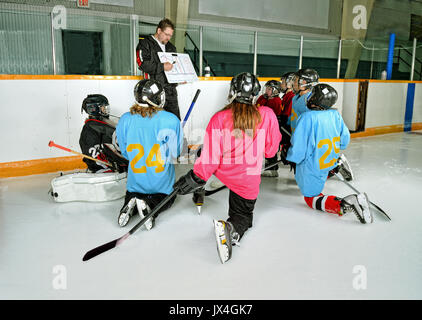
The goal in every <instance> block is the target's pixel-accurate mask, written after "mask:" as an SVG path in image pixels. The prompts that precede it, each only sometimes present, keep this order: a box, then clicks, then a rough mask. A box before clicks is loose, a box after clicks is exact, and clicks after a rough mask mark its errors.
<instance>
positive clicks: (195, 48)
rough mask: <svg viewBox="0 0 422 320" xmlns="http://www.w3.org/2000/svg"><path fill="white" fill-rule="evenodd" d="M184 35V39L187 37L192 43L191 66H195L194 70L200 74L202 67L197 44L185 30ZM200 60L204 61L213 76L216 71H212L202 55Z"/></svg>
mask: <svg viewBox="0 0 422 320" xmlns="http://www.w3.org/2000/svg"><path fill="white" fill-rule="evenodd" d="M185 37H186V39H189V41H190V42H191V43H192V45H193V61H192V62H193V66H194V68H195V70H196V71H197V72H198V73H199V74H200V75H202V68H201V63H200V60H201V59H200V56H201V52H200V49H199V48H198V46H197V45H196V43H195V41H193V39H192V37H191V36H190V35H189V33H188V32H187V31H186V32H185ZM185 52H187V50H186V48H185ZM202 60H203V61H204V62H205V64H206V65H207V66H208V67H210V72H211V75H213V76H215V75H216V73H215V72H214V70H213V68H212V67H211V66H210V64H209V63H208V60H207V59H206V58H205V57H204V56H203V55H202Z"/></svg>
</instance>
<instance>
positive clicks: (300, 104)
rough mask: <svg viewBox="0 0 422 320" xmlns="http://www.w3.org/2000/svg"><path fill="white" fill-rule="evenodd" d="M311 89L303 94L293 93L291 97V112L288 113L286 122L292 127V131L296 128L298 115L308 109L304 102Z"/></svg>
mask: <svg viewBox="0 0 422 320" xmlns="http://www.w3.org/2000/svg"><path fill="white" fill-rule="evenodd" d="M311 93H312V91H310V92H308V93H305V94H304V95H302V96H301V95H299V94H297V95H295V96H294V97H293V99H292V113H291V114H290V117H289V121H288V124H289V125H290V128H292V133H293V132H295V130H296V125H297V121H298V119H299V117H300V115H301V114H302V113H304V112H306V111H309V109H308V107H307V106H306V104H307V103H308V98H309V96H310V95H311Z"/></svg>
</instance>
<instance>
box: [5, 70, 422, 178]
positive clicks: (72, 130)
mask: <svg viewBox="0 0 422 320" xmlns="http://www.w3.org/2000/svg"><path fill="white" fill-rule="evenodd" d="M140 79H141V78H140V77H132V76H29V75H28V76H26V75H18V76H16V75H2V76H0V97H1V100H2V101H1V106H2V108H1V113H2V116H1V120H0V125H1V128H2V129H1V134H2V139H1V140H2V148H1V149H2V152H1V154H0V177H9V176H19V175H27V174H34V173H44V172H54V171H58V170H69V168H75V169H76V168H83V167H84V164H83V163H82V162H81V160H80V158H79V157H70V156H71V154H66V153H65V152H63V151H61V150H58V149H54V148H49V147H48V142H49V141H50V140H53V141H55V142H56V143H58V144H61V145H64V146H67V147H68V148H70V149H73V150H76V151H78V152H80V148H79V135H80V132H81V129H82V126H83V124H84V120H85V118H86V114H82V113H81V104H82V101H83V99H84V98H85V97H86V96H87V95H88V94H93V93H100V94H103V95H105V96H106V97H107V98H108V100H109V102H110V109H111V114H112V115H115V116H121V115H122V114H123V113H124V112H127V111H128V110H129V108H130V107H131V105H132V104H133V103H134V99H133V88H134V86H135V84H136V82H137V81H139V80H140ZM270 79H277V78H260V79H259V80H260V81H261V84H262V85H264V84H265V82H266V81H268V80H270ZM230 80H231V78H226V77H224V78H223V77H211V78H200V81H198V82H195V83H188V84H183V85H179V86H178V88H177V90H178V95H179V107H180V113H181V116H182V119H183V118H184V116H185V114H186V113H187V110H188V108H189V106H190V104H191V101H192V99H193V97H194V95H195V92H196V90H197V89H201V94H200V95H199V98H198V100H197V102H196V104H195V107H194V109H193V111H192V113H191V115H190V118H189V120H188V122H187V123H186V126H185V128H184V134H185V136H186V137H187V139H188V142H189V144H199V143H201V142H202V138H203V132H204V129H205V127H206V125H207V123H208V121H209V119H210V118H211V116H212V115H213V114H214V113H215V112H217V111H218V110H220V109H221V108H222V107H224V106H225V105H226V102H227V100H226V99H227V94H228V91H229V85H230ZM277 80H279V79H277ZM320 82H324V83H328V84H330V85H332V86H333V87H334V88H335V89H336V90H337V91H338V95H339V98H338V101H337V103H336V105H335V107H336V108H337V109H338V110H339V112H340V113H341V114H342V116H343V118H344V120H345V122H346V124H347V126H348V127H349V128H350V130H354V129H355V126H356V116H357V104H358V96H359V94H358V91H359V90H358V88H359V80H347V79H321V81H320ZM409 86H413V88H414V99H413V101H412V103H409V101H407V100H408V99H407V98H408V97H407V96H408V88H409ZM409 108H411V109H412V111H413V113H412V118H411V122H412V126H413V129H420V128H422V127H421V123H422V82H420V81H413V82H410V81H380V80H369V87H368V97H367V108H366V118H365V132H363V133H359V134H356V135H357V136H359V135H368V134H377V133H388V132H397V131H403V127H404V121H405V114H406V110H407V115H408V114H409ZM112 119H113V118H112ZM115 120H116V121H117V120H118V119H115ZM63 157H64V158H67V159H65V161H63ZM55 159H57V162H58V163H55ZM60 163H63V164H64V167H63V168H62V167H61V165H60ZM25 167H26V168H27V169H26V170H23V168H25ZM37 168H38V170H39V171H37Z"/></svg>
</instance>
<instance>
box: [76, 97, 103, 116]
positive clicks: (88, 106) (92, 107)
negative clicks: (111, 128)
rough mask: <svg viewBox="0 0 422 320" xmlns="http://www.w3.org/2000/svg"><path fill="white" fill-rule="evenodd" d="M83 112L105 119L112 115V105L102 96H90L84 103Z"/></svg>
mask: <svg viewBox="0 0 422 320" xmlns="http://www.w3.org/2000/svg"><path fill="white" fill-rule="evenodd" d="M82 111H85V112H86V113H87V114H89V115H90V116H93V117H105V118H108V116H109V115H110V105H109V103H108V100H107V98H106V97H105V96H103V95H102V94H90V95H88V96H87V97H86V98H85V99H84V101H83V102H82V108H81V113H82Z"/></svg>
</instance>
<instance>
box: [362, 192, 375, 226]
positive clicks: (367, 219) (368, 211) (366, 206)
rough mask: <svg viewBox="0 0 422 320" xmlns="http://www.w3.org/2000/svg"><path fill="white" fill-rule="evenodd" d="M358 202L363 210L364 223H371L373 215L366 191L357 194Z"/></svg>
mask: <svg viewBox="0 0 422 320" xmlns="http://www.w3.org/2000/svg"><path fill="white" fill-rule="evenodd" d="M358 202H359V204H360V205H361V207H362V209H363V210H362V211H363V219H364V220H365V223H372V222H374V217H373V215H372V212H371V209H370V208H369V199H368V196H367V194H366V193H360V194H358Z"/></svg>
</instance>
